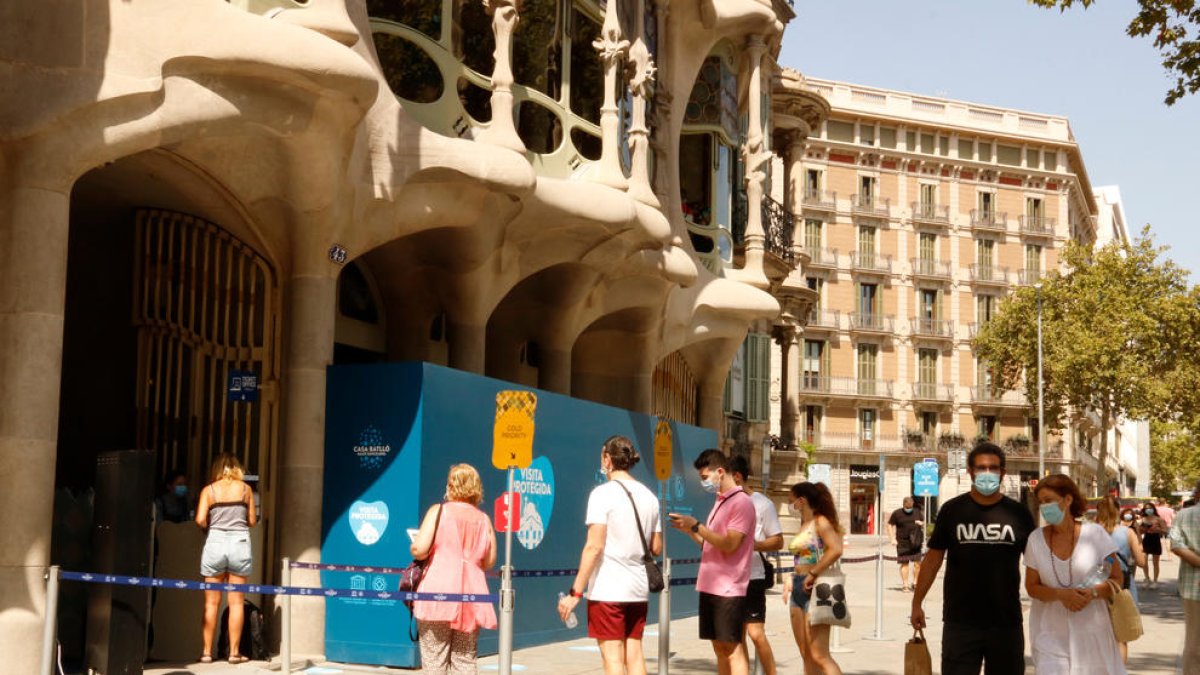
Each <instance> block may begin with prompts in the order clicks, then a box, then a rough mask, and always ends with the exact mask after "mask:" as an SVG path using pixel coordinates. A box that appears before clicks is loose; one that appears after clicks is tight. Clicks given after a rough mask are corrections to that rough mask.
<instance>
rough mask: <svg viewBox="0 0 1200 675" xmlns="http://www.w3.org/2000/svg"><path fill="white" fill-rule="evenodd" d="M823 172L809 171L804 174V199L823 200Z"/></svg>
mask: <svg viewBox="0 0 1200 675" xmlns="http://www.w3.org/2000/svg"><path fill="white" fill-rule="evenodd" d="M821 182H822V181H821V171H820V170H818V169H809V170H808V171H806V172H805V173H804V197H805V199H820V198H821Z"/></svg>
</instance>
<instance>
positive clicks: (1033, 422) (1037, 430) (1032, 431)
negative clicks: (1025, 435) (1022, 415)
mask: <svg viewBox="0 0 1200 675" xmlns="http://www.w3.org/2000/svg"><path fill="white" fill-rule="evenodd" d="M1028 426H1029V442H1030V443H1031V444H1032V447H1034V448H1038V447H1041V444H1042V428H1041V425H1039V424H1038V418H1036V417H1030V418H1029V424H1028Z"/></svg>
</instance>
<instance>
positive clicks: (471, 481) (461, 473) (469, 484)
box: [446, 464, 483, 506]
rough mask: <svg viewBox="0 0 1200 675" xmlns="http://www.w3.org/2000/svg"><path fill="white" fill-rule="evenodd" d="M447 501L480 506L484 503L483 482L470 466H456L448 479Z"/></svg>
mask: <svg viewBox="0 0 1200 675" xmlns="http://www.w3.org/2000/svg"><path fill="white" fill-rule="evenodd" d="M446 499H449V500H450V501H455V502H468V503H470V504H474V505H475V506H479V504H480V503H481V502H482V501H483V481H481V480H480V479H479V472H478V471H476V470H475V467H473V466H471V465H470V464H455V465H454V466H452V467H450V475H449V476H447V477H446Z"/></svg>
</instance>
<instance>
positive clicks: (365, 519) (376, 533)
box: [350, 501, 390, 546]
mask: <svg viewBox="0 0 1200 675" xmlns="http://www.w3.org/2000/svg"><path fill="white" fill-rule="evenodd" d="M389 516H390V513H389V511H388V505H387V504H386V503H384V502H382V501H377V502H362V501H356V502H354V503H353V504H351V505H350V531H351V532H353V533H354V538H355V539H357V540H358V543H360V544H362V545H363V546H371V545H373V544H375V543H376V542H378V541H379V539H380V538H381V537H383V533H384V532H386V531H387V526H388V519H389Z"/></svg>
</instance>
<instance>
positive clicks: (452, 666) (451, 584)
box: [411, 464, 496, 675]
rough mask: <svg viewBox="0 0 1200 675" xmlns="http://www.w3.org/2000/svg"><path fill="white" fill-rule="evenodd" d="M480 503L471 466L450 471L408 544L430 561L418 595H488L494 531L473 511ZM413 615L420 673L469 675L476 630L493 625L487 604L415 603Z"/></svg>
mask: <svg viewBox="0 0 1200 675" xmlns="http://www.w3.org/2000/svg"><path fill="white" fill-rule="evenodd" d="M482 501H483V483H482V482H480V480H479V472H478V471H476V470H475V467H473V466H471V465H470V464H455V465H454V466H452V467H450V475H449V477H448V478H447V479H446V501H445V502H443V503H441V504H437V505H434V506H432V507H431V508H430V509H429V511H428V512H426V513H425V520H423V521H422V522H421V529H420V531H419V532H418V533H417V536H416V538H415V540H414V541H413V544H412V549H411V550H412V556H413V559H415V560H425V559H426V558H428V559H429V565H428V566H427V567H426V568H425V577H424V578H423V579H422V581H421V588H420V591H421V592H422V593H454V594H460V593H474V594H479V595H486V594H487V592H488V586H487V579H486V578H485V577H484V571H485V570H487V569H489V568H491V566H492V565H494V564H495V563H496V531H495V530H493V529H492V522H491V521H490V520H488V517H487V515H486V514H484V512H483V511H480V510H479V508H478V505H479V503H480V502H482ZM439 515H440V518H439ZM413 616H415V617H416V618H417V627H418V631H419V633H420V641H421V672H422V673H424V674H425V675H443V674H445V673H462V674H464V675H474V673H475V672H476V664H475V653H476V646H477V644H478V638H479V629H480V628H495V627H496V610H495V609H494V608H493V607H492V605H491V604H490V603H485V602H426V601H421V600H418V601H417V602H416V603H414V606H413Z"/></svg>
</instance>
